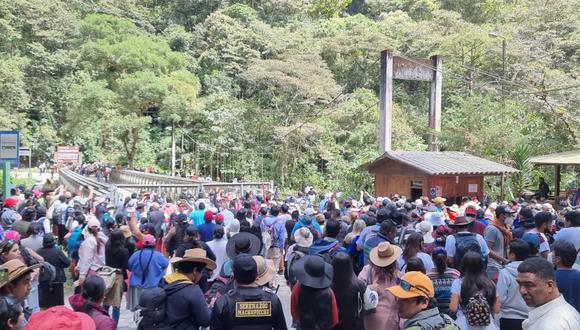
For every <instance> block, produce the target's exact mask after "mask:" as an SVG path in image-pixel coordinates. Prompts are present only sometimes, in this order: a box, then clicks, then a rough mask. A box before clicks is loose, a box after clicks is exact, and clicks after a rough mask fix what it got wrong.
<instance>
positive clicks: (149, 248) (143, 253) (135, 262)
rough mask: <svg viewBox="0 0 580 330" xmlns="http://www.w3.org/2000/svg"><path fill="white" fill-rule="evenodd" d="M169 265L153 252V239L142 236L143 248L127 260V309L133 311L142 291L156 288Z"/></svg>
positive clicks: (164, 259) (162, 257)
mask: <svg viewBox="0 0 580 330" xmlns="http://www.w3.org/2000/svg"><path fill="white" fill-rule="evenodd" d="M168 265H169V262H168V261H167V259H166V258H165V257H164V256H163V255H162V254H161V253H159V252H157V251H156V250H155V237H154V236H153V235H151V234H147V235H145V236H143V248H142V249H141V250H139V251H136V252H135V253H133V255H131V257H130V258H129V271H130V272H131V278H130V281H129V293H128V295H127V309H129V310H132V311H134V310H135V308H136V307H137V306H138V304H139V297H140V296H141V293H142V292H143V290H144V289H149V288H154V287H157V286H158V285H159V283H160V281H161V278H162V277H163V275H164V272H165V269H166V268H167V266H168Z"/></svg>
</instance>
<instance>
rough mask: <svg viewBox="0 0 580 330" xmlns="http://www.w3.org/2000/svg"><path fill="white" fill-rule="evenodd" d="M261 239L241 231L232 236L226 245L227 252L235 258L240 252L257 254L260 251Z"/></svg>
mask: <svg viewBox="0 0 580 330" xmlns="http://www.w3.org/2000/svg"><path fill="white" fill-rule="evenodd" d="M260 247H261V244H260V239H259V238H258V236H256V235H254V234H251V233H247V232H241V233H238V234H237V235H235V236H232V237H230V239H229V240H228V243H227V245H226V254H227V255H228V257H229V258H230V259H233V258H235V257H236V256H237V255H238V254H242V253H245V254H249V255H251V256H255V255H257V254H258V252H260Z"/></svg>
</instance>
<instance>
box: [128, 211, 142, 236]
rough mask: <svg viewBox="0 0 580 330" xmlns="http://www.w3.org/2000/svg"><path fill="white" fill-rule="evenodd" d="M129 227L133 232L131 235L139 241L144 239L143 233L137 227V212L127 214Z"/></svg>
mask: <svg viewBox="0 0 580 330" xmlns="http://www.w3.org/2000/svg"><path fill="white" fill-rule="evenodd" d="M127 225H128V226H129V229H130V230H131V234H133V236H135V237H136V238H137V240H142V239H143V233H142V232H141V231H140V230H139V227H137V218H136V217H135V212H131V213H129V214H127Z"/></svg>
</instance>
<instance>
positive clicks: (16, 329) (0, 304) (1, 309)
mask: <svg viewBox="0 0 580 330" xmlns="http://www.w3.org/2000/svg"><path fill="white" fill-rule="evenodd" d="M23 322H24V310H23V308H22V305H21V304H18V303H14V302H11V301H9V300H8V299H6V298H4V297H0V329H3V330H20V329H22V327H23Z"/></svg>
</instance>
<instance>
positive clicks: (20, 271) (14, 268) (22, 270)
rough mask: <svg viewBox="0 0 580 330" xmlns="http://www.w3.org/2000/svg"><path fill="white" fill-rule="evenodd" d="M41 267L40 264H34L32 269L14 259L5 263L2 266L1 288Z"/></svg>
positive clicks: (0, 271) (0, 268)
mask: <svg viewBox="0 0 580 330" xmlns="http://www.w3.org/2000/svg"><path fill="white" fill-rule="evenodd" d="M40 266H41V265H40V264H34V265H32V266H30V267H26V265H25V264H24V263H23V262H22V261H20V260H19V259H13V260H10V261H7V262H5V263H3V264H2V265H0V288H2V287H4V286H5V285H6V284H8V283H10V282H12V281H14V280H15V279H17V278H19V277H20V276H22V275H24V274H26V273H27V272H30V271H32V270H35V269H37V268H40Z"/></svg>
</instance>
